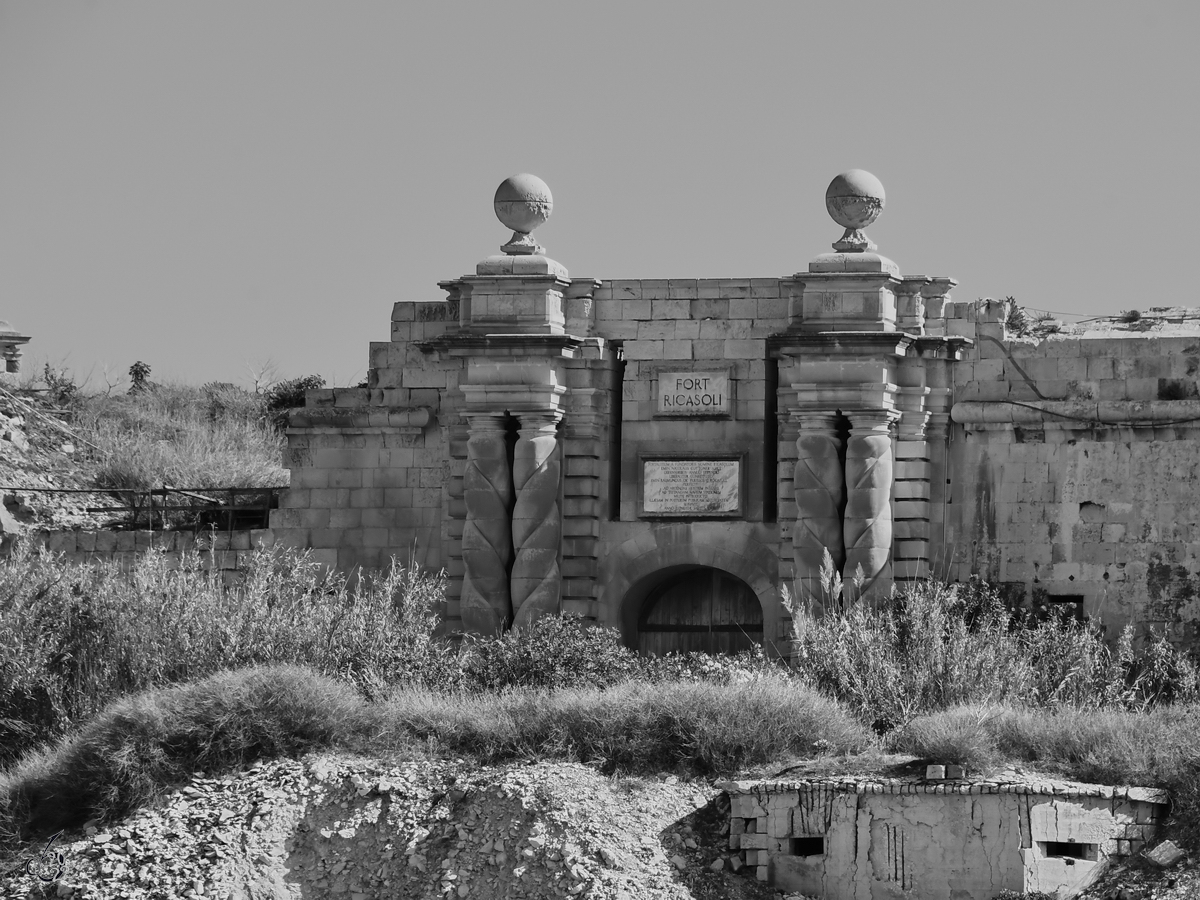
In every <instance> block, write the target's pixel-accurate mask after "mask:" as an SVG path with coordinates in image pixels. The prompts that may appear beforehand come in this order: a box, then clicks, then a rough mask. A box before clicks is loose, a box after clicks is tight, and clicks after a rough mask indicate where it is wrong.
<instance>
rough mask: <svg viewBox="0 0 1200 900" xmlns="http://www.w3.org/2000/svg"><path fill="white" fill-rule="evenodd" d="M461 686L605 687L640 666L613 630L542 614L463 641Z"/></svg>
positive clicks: (577, 620)
mask: <svg viewBox="0 0 1200 900" xmlns="http://www.w3.org/2000/svg"><path fill="white" fill-rule="evenodd" d="M462 653H463V659H462V663H461V665H462V669H463V675H464V679H465V684H466V686H469V687H472V688H477V689H479V688H482V689H486V690H498V689H500V688H506V687H534V688H563V687H607V686H609V685H611V684H616V683H617V682H619V681H623V680H625V679H626V678H630V677H632V676H634V675H636V674H638V673H639V672H640V669H641V664H640V660H639V659H638V657H637V655H636V654H635V653H634V652H633V651H632V650H630V649H628V648H627V647H625V646H624V645H623V644H622V643H621V636H620V633H619V632H618V631H616V630H615V629H611V628H601V627H597V626H595V625H591V624H589V623H588V622H587V621H585V620H584V619H581V618H578V617H575V616H543V617H542V618H540V619H537V620H536V621H535V622H533V623H532V624H530V625H527V626H525V627H523V628H514V629H512V630H511V631H508V632H506V633H504V634H502V635H500V636H498V637H495V638H489V639H486V640H480V639H477V638H471V637H468V638H467V639H466V640H465V642H464V644H463V649H462Z"/></svg>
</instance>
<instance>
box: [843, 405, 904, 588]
mask: <svg viewBox="0 0 1200 900" xmlns="http://www.w3.org/2000/svg"><path fill="white" fill-rule="evenodd" d="M895 415H896V414H895V413H889V412H882V411H881V412H860V413H853V412H852V413H850V414H849V419H850V438H849V439H848V440H847V442H846V512H845V516H844V518H843V522H842V528H843V534H844V536H845V542H846V564H845V567H844V568H843V570H842V577H843V579H844V580H845V582H846V585H847V588H846V590H847V592H848V593H849V594H850V598H851V599H859V598H860V597H869V596H870V595H871V594H872V588H875V587H876V586H877V585H878V587H879V588H880V589H882V588H883V586H884V585H885V584H887V583H889V582H890V557H891V552H892V438H891V435H890V433H889V432H890V429H891V422H892V420H893V418H895ZM859 566H861V567H862V574H863V582H862V586H861V588H859V589H855V588H854V587H853V586H852V581H853V579H854V577H855V574H856V572H857V570H858V568H859Z"/></svg>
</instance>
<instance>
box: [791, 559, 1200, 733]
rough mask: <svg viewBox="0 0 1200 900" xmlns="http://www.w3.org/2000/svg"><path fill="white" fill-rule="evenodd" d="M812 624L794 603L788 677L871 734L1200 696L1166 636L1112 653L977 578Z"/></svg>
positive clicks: (930, 585)
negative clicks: (961, 718)
mask: <svg viewBox="0 0 1200 900" xmlns="http://www.w3.org/2000/svg"><path fill="white" fill-rule="evenodd" d="M830 605H831V607H832V608H833V611H832V612H830V613H829V614H827V615H826V616H824V617H823V618H820V619H812V618H810V617H809V616H808V615H807V613H806V611H805V610H804V609H801V608H800V607H798V606H796V605H793V623H794V630H795V639H794V641H793V654H794V664H795V668H796V670H797V673H798V674H800V675H801V676H802V677H804V678H806V679H807V680H808V681H809V682H810V683H812V684H814V685H816V686H817V687H818V688H820V689H821V690H823V691H825V692H826V693H828V694H830V695H831V696H834V697H836V698H838V699H839V700H840V701H841V702H843V703H845V704H847V705H848V706H849V707H850V709H852V710H853V711H855V713H856V714H857V715H859V717H860V718H862V719H863V721H865V722H868V723H870V724H871V725H872V727H873V728H874V729H875V731H876V732H877V733H879V734H887V733H888V732H890V731H892V730H894V729H896V728H898V727H901V726H903V725H905V724H906V723H908V722H910V721H911V720H912V719H914V718H916V717H917V716H921V715H927V714H929V713H933V712H937V711H941V710H947V709H951V708H953V707H958V706H969V705H993V704H1020V705H1027V706H1031V707H1041V708H1058V707H1071V708H1079V709H1102V708H1119V709H1144V708H1148V707H1150V706H1153V705H1155V704H1159V703H1163V702H1171V701H1184V702H1187V701H1192V700H1195V699H1196V698H1197V697H1200V670H1198V668H1197V666H1196V664H1195V663H1194V662H1193V661H1191V660H1190V659H1189V658H1188V657H1187V656H1186V655H1185V654H1183V653H1181V652H1179V651H1177V650H1175V649H1174V648H1173V647H1171V645H1170V644H1168V643H1167V642H1166V641H1164V640H1161V639H1159V640H1155V641H1152V642H1151V643H1150V644H1149V645H1148V647H1147V649H1146V650H1145V651H1144V652H1143V653H1142V654H1140V655H1139V654H1137V653H1135V652H1134V648H1133V632H1132V630H1131V629H1129V628H1127V629H1126V630H1125V631H1124V632H1123V633H1122V635H1121V637H1120V639H1119V640H1118V642H1117V645H1116V647H1115V649H1110V648H1109V647H1108V646H1107V644H1106V643H1105V641H1104V639H1103V637H1102V636H1101V634H1100V633H1099V631H1097V630H1096V629H1094V628H1092V627H1090V626H1089V625H1087V624H1085V623H1079V622H1076V621H1074V620H1067V619H1059V618H1046V619H1037V618H1033V617H1030V616H1027V615H1023V614H1022V613H1020V612H1019V611H1017V610H1013V609H1010V608H1008V607H1006V606H1005V604H1004V603H1003V602H1002V601H1001V600H1000V597H999V595H998V594H997V593H996V592H995V591H994V590H992V589H991V588H988V587H987V586H986V585H983V584H982V583H979V582H973V583H971V584H966V585H954V584H941V583H937V582H932V581H930V582H921V583H918V584H916V585H913V586H911V587H909V588H907V589H905V590H903V591H900V592H897V593H895V594H893V595H892V596H891V597H890V598H888V599H886V600H884V601H882V602H881V603H880V604H879V605H878V606H877V607H872V606H870V605H868V604H865V603H853V604H851V605H849V606H848V607H846V608H844V609H842V608H838V607H837V605H836V604H830Z"/></svg>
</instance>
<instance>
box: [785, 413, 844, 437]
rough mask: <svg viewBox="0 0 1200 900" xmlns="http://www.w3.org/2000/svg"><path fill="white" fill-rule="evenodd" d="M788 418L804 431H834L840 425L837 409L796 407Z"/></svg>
mask: <svg viewBox="0 0 1200 900" xmlns="http://www.w3.org/2000/svg"><path fill="white" fill-rule="evenodd" d="M788 418H789V419H790V420H791V421H792V422H795V423H796V424H797V425H799V426H800V428H801V429H802V430H804V431H827V432H833V431H836V430H837V425H838V414H837V410H832V409H827V410H807V409H794V410H792V411H791V412H790V413H789V414H788Z"/></svg>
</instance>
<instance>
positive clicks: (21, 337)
mask: <svg viewBox="0 0 1200 900" xmlns="http://www.w3.org/2000/svg"><path fill="white" fill-rule="evenodd" d="M28 343H29V335H26V334H21V333H20V332H18V331H17V330H16V329H15V328H13V327H12V326H11V325H9V324H8V323H7V322H5V321H4V320H3V319H0V358H3V359H4V373H3V374H6V375H14V374H16V373H17V372H19V371H21V345H22V344H28Z"/></svg>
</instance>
